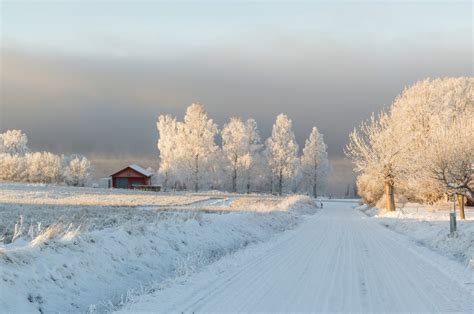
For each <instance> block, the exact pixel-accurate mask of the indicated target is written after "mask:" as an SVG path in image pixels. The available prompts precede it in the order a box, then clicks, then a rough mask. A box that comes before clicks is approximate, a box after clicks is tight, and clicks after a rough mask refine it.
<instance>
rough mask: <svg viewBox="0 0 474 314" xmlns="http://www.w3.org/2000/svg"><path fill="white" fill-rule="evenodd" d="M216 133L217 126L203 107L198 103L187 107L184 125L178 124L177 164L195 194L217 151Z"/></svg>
mask: <svg viewBox="0 0 474 314" xmlns="http://www.w3.org/2000/svg"><path fill="white" fill-rule="evenodd" d="M217 132H218V131H217V125H216V124H215V123H214V121H213V120H212V119H211V118H209V117H208V115H207V112H206V111H205V110H204V106H203V105H201V104H198V103H194V104H192V105H191V106H189V107H188V108H187V110H186V115H185V116H184V123H178V142H177V147H178V152H177V153H178V154H179V162H180V165H181V166H182V170H183V171H184V173H183V175H184V176H185V177H186V178H188V179H189V180H190V182H191V184H192V185H193V188H194V190H195V191H196V192H197V191H199V187H200V184H201V183H202V181H203V178H204V176H205V175H206V170H207V169H206V168H208V166H209V163H210V161H211V158H212V156H213V154H214V152H215V151H216V149H217V146H216V144H215V141H214V138H215V136H216V135H217Z"/></svg>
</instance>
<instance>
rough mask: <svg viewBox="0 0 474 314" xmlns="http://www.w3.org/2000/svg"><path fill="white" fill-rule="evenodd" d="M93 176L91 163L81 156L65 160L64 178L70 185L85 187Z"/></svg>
mask: <svg viewBox="0 0 474 314" xmlns="http://www.w3.org/2000/svg"><path fill="white" fill-rule="evenodd" d="M91 175H92V166H91V163H90V161H89V160H88V159H87V158H86V157H84V156H79V155H73V156H70V157H68V158H64V168H63V177H64V181H65V182H66V184H68V185H72V186H85V185H86V183H87V181H88V180H89V179H90V177H91Z"/></svg>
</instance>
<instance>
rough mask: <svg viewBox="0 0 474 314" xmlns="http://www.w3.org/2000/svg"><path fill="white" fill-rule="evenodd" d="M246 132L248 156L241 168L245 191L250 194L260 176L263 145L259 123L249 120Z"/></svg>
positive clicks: (242, 162) (246, 155)
mask: <svg viewBox="0 0 474 314" xmlns="http://www.w3.org/2000/svg"><path fill="white" fill-rule="evenodd" d="M245 132H246V139H247V147H246V154H245V155H244V157H243V158H242V160H241V166H242V168H243V173H244V177H245V190H246V192H247V193H250V186H251V184H252V183H253V184H256V183H257V182H256V178H257V177H258V175H259V170H258V167H259V164H260V161H261V151H262V148H263V145H262V144H261V143H260V134H259V132H258V127H257V122H256V121H255V120H254V119H248V120H247V122H246V123H245Z"/></svg>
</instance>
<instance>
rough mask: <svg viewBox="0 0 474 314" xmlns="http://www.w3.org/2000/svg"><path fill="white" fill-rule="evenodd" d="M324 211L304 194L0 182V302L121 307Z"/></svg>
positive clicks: (43, 308)
mask: <svg viewBox="0 0 474 314" xmlns="http://www.w3.org/2000/svg"><path fill="white" fill-rule="evenodd" d="M316 211H317V209H316V206H315V204H314V203H313V201H312V200H310V199H309V198H307V197H303V196H291V197H286V198H279V197H274V196H270V195H267V196H266V195H263V196H259V195H235V194H225V193H218V192H216V193H192V194H186V193H174V194H173V193H153V192H139V191H124V190H102V189H91V188H73V187H58V186H49V185H31V184H11V183H0V279H1V280H0V296H1V298H0V308H1V309H3V310H4V311H6V312H78V311H79V312H86V311H91V312H94V311H98V312H103V311H110V310H116V309H119V308H121V305H122V304H125V303H129V302H131V301H132V300H133V299H134V298H136V297H137V296H138V295H141V294H144V293H150V292H152V291H154V290H155V289H157V287H159V286H161V285H163V284H165V283H169V282H173V281H174V280H176V278H182V277H183V276H188V275H189V274H192V273H194V272H196V271H198V270H199V269H201V267H203V266H205V265H207V264H209V263H212V262H215V261H217V260H219V259H220V258H222V257H223V256H225V255H228V254H229V253H232V252H236V251H238V250H239V249H241V248H244V247H247V246H248V245H249V244H251V243H256V242H262V241H266V240H268V239H270V238H271V237H272V236H273V235H275V234H277V233H280V232H282V231H285V230H288V229H292V228H294V227H295V226H296V225H297V224H299V223H300V222H301V221H303V220H304V214H312V213H315V212H316Z"/></svg>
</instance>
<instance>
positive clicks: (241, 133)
mask: <svg viewBox="0 0 474 314" xmlns="http://www.w3.org/2000/svg"><path fill="white" fill-rule="evenodd" d="M221 136H222V152H223V153H224V155H225V157H226V160H227V163H228V165H229V168H230V176H231V181H232V192H237V178H238V175H239V174H240V168H241V165H242V164H243V163H244V162H245V161H246V160H245V157H244V156H246V154H247V146H248V140H247V132H246V127H245V124H244V123H243V122H242V120H241V119H240V118H235V117H234V118H231V119H230V120H229V122H228V123H226V124H225V125H224V128H223V129H222V131H221Z"/></svg>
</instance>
